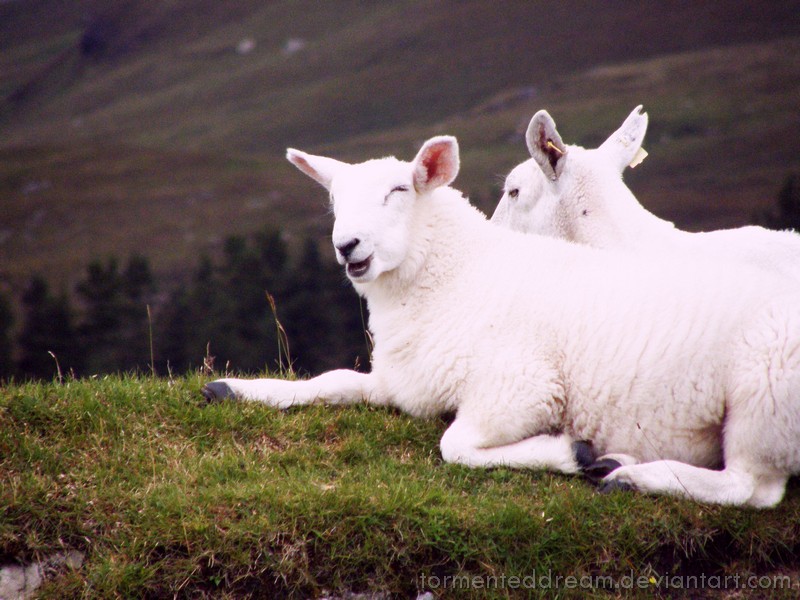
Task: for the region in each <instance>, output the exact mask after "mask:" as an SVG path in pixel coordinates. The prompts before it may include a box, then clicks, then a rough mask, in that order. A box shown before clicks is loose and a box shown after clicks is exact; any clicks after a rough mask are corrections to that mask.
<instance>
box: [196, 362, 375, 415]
mask: <svg viewBox="0 0 800 600" xmlns="http://www.w3.org/2000/svg"><path fill="white" fill-rule="evenodd" d="M202 394H203V396H205V398H206V399H207V400H209V401H215V400H221V399H224V398H236V399H240V400H249V401H254V402H263V403H264V404H268V405H269V406H274V407H275V408H289V407H290V406H299V405H304V404H314V403H317V402H320V403H328V404H355V403H359V402H370V403H379V402H380V398H379V397H378V394H375V384H374V377H373V376H372V374H371V373H359V372H357V371H350V370H347V369H338V370H336V371H328V372H327V373H323V374H322V375H319V376H317V377H313V378H312V379H307V380H300V381H285V380H283V379H218V380H216V381H212V382H211V383H207V384H206V385H205V386H204V387H203V389H202Z"/></svg>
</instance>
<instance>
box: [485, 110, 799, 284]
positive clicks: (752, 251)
mask: <svg viewBox="0 0 800 600" xmlns="http://www.w3.org/2000/svg"><path fill="white" fill-rule="evenodd" d="M646 131H647V113H643V112H642V107H641V106H638V107H636V108H635V109H634V110H633V112H631V114H630V115H629V116H628V118H627V119H626V120H625V122H624V123H623V124H622V126H621V127H620V128H619V129H618V130H617V131H615V132H614V133H613V134H612V135H611V136H610V137H609V138H608V140H606V141H605V142H604V143H603V144H602V145H601V146H600V147H598V148H595V149H586V148H581V147H580V146H573V145H567V144H564V142H563V141H562V139H561V136H560V135H559V133H558V131H557V130H556V126H555V122H554V121H553V119H552V117H551V116H550V115H549V114H548V113H547V111H544V110H541V111H539V112H537V113H536V114H535V115H534V116H533V118H532V119H531V122H530V124H529V126H528V130H527V132H526V136H525V138H526V142H527V145H528V150H529V152H530V154H531V157H532V158H530V159H529V160H527V161H525V162H523V163H522V164H520V165H518V166H517V167H515V168H514V169H513V170H512V171H511V173H509V175H508V177H507V178H506V181H505V185H504V190H503V196H502V198H501V199H500V202H499V203H498V205H497V208H496V209H495V212H494V214H493V215H492V221H493V222H495V223H497V224H499V225H502V226H505V227H508V228H510V229H513V230H515V231H522V232H525V233H540V234H542V235H549V236H553V237H558V238H563V239H566V240H570V241H573V242H578V243H581V244H587V245H589V246H593V247H596V248H613V249H618V250H625V251H635V252H647V253H651V254H652V253H660V254H668V255H673V256H675V255H679V254H680V255H683V256H685V257H687V258H689V259H692V260H694V259H695V258H696V257H697V256H700V257H705V258H709V259H719V260H725V261H733V262H738V263H742V264H749V265H752V266H755V267H758V268H762V269H768V270H770V271H772V272H775V273H777V274H779V275H781V276H784V277H789V278H792V279H794V280H795V281H798V282H800V235H797V234H796V233H794V232H791V231H770V230H768V229H764V228H763V227H756V226H748V227H740V228H736V229H724V230H719V231H710V232H701V233H691V232H688V231H682V230H680V229H677V228H676V227H675V226H674V225H673V224H672V223H670V222H669V221H665V220H663V219H660V218H658V217H657V216H656V215H654V214H652V213H651V212H649V211H648V210H647V209H645V208H644V207H643V206H642V205H641V204H640V203H639V201H638V200H637V199H636V197H635V196H634V195H633V193H632V192H631V191H630V189H629V188H628V187H627V186H626V185H625V183H624V182H623V181H622V177H621V174H622V172H623V171H624V170H625V168H626V167H627V166H628V165H629V164H631V163H632V162H633V161H635V160H636V159H637V154H639V153H640V152H641V146H642V142H643V140H644V136H645V133H646Z"/></svg>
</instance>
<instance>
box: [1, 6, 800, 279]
mask: <svg viewBox="0 0 800 600" xmlns="http://www.w3.org/2000/svg"><path fill="white" fill-rule="evenodd" d="M799 7H800V4H798V3H797V2H770V3H766V4H761V3H759V4H754V3H750V2H743V1H742V2H738V1H726V2H715V3H683V2H663V3H659V4H657V5H655V4H648V5H643V6H637V7H634V6H633V5H632V4H625V3H614V4H611V5H604V6H603V7H602V10H600V9H599V7H598V6H597V5H596V3H592V2H568V3H545V2H506V3H501V4H497V3H487V2H478V1H473V2H441V3H438V2H437V3H432V2H421V1H411V0H407V1H401V2H392V3H381V2H367V3H365V2H356V1H352V2H347V1H337V2H311V1H302V0H300V1H284V2H270V3H263V2H256V1H255V0H253V1H244V0H240V1H235V2H225V3H219V2H212V1H210V0H198V1H195V2H187V1H186V0H171V1H165V2H159V3H143V2H136V1H130V0H129V1H124V2H123V1H121V2H104V1H100V0H85V1H78V2H69V3H64V2H57V1H55V0H16V1H11V2H5V3H2V4H0V202H2V206H3V219H2V221H0V257H2V259H0V278H2V280H4V281H6V282H7V283H10V284H11V285H12V286H13V287H18V285H19V282H20V281H22V280H24V279H25V278H27V277H28V275H29V274H30V273H31V272H32V271H33V270H37V271H40V272H43V273H46V274H48V276H50V277H52V278H54V279H56V280H58V281H61V282H72V281H74V280H75V274H76V272H78V271H79V270H80V269H82V268H83V266H84V265H85V264H86V263H87V262H88V261H89V260H90V259H91V258H92V257H97V256H100V257H102V256H105V255H107V254H110V253H116V254H128V253H130V252H134V251H146V252H148V253H149V254H151V258H152V260H153V263H154V267H155V268H156V270H157V271H158V272H159V273H165V272H176V271H181V270H185V268H186V265H187V261H190V260H191V257H193V256H194V255H196V253H198V252H200V251H203V250H206V249H208V248H210V247H213V246H214V245H217V244H219V243H220V242H221V240H223V239H224V238H225V236H226V235H229V234H232V233H247V232H250V231H254V230H257V229H259V228H261V227H263V226H264V225H271V226H275V227H279V228H281V229H284V230H286V231H287V232H289V233H294V234H296V235H297V234H305V233H307V232H309V231H310V232H313V233H314V234H315V235H319V236H320V238H319V239H322V240H324V238H325V237H326V236H327V228H328V226H329V223H328V220H327V217H326V215H325V210H324V195H323V194H321V193H320V191H319V190H317V189H315V188H314V186H313V185H312V184H310V183H308V182H307V181H306V180H305V178H303V177H301V176H299V175H298V174H296V173H294V172H293V171H292V170H291V169H290V168H289V167H288V166H287V165H286V163H285V161H284V159H283V151H284V148H285V147H286V146H290V145H291V146H296V147H301V148H304V149H308V150H312V151H324V152H329V153H331V154H335V155H337V156H339V157H342V158H349V159H353V160H360V159H364V158H368V157H371V156H373V155H375V154H386V153H395V154H398V155H399V156H401V157H404V158H409V157H410V156H412V155H413V153H414V152H415V151H416V149H417V147H418V144H419V143H420V141H422V140H423V139H424V138H425V137H427V136H429V135H432V134H435V133H441V132H451V133H455V134H457V135H458V136H459V138H460V140H461V141H462V152H463V168H462V173H461V175H460V176H459V179H458V181H457V184H458V185H459V187H461V188H462V189H464V190H465V191H468V192H469V193H470V194H471V196H472V197H473V199H474V201H475V202H476V203H477V204H478V205H479V206H481V207H482V208H484V209H486V210H491V209H492V208H493V206H494V203H495V202H496V199H497V194H498V177H500V176H501V175H502V174H503V173H505V172H506V171H508V170H509V169H510V168H511V167H512V166H513V165H514V164H516V163H517V162H519V161H520V160H522V159H523V158H525V151H524V146H523V144H522V140H521V131H522V130H523V129H524V125H525V123H526V122H527V120H528V119H529V118H530V116H531V114H532V113H533V112H534V111H535V110H537V109H538V108H541V107H543V106H546V107H547V108H548V109H549V110H550V111H551V112H552V114H553V115H554V116H555V117H556V119H557V121H558V122H559V125H560V128H561V129H562V131H563V133H564V135H565V138H566V139H568V140H570V141H581V142H585V143H596V142H597V141H599V140H601V139H602V137H603V136H604V135H605V134H607V133H608V132H609V131H610V130H611V129H613V128H614V127H615V126H616V125H617V124H618V123H619V122H620V121H621V120H622V118H624V116H625V115H626V114H627V112H628V111H630V110H631V109H632V108H633V106H635V105H636V104H638V103H640V102H641V103H644V104H645V105H646V107H647V108H648V109H649V110H650V113H651V123H652V126H651V133H650V134H649V136H648V142H647V147H648V149H649V150H650V151H651V158H650V159H649V160H648V162H647V163H646V164H645V165H644V166H643V167H641V168H640V170H639V171H637V172H635V173H632V174H631V175H630V176H629V180H630V181H631V183H632V185H633V186H634V187H635V189H636V190H637V191H638V192H640V195H641V197H642V199H643V200H644V201H645V202H646V203H649V204H648V205H650V206H652V207H654V208H655V209H657V210H659V211H660V212H661V214H663V215H664V216H667V217H670V218H674V219H676V220H678V221H679V223H680V224H682V225H684V226H689V227H699V226H703V227H713V226H719V225H720V224H722V225H732V224H741V223H744V222H746V221H747V220H748V219H749V218H750V216H751V214H752V213H753V212H754V210H756V209H758V208H763V207H765V206H769V205H771V204H772V202H773V201H774V196H775V194H777V191H778V190H779V189H780V185H781V183H782V181H783V179H784V178H785V177H786V175H787V174H788V173H789V172H790V171H791V170H792V169H795V170H797V169H798V168H800V167H798V158H797V157H798V151H797V150H798V147H797V145H798V142H797V140H798V139H800V131H799V129H800V124H798V117H797V110H796V107H797V106H800V89H799V88H800V85H799V84H798V81H800V52H798V46H797V42H796V40H797V36H800V20H798V19H796V18H795V17H796V14H797V11H798V8H799ZM698 190H701V191H698ZM705 190H709V191H710V192H711V193H712V197H714V198H715V199H716V203H717V204H718V205H717V206H714V207H708V206H707V205H706V202H707V201H706V197H707V194H706V193H705Z"/></svg>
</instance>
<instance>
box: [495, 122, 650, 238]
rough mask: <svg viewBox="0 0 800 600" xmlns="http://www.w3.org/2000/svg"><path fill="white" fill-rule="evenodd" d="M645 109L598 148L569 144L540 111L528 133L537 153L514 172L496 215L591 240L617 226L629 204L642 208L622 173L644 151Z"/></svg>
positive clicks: (513, 224)
mask: <svg viewBox="0 0 800 600" xmlns="http://www.w3.org/2000/svg"><path fill="white" fill-rule="evenodd" d="M641 109H642V107H641V106H638V107H636V108H635V109H634V110H633V112H632V113H631V114H630V115H629V116H628V118H627V119H626V120H625V122H624V123H623V124H622V126H621V127H620V128H619V129H618V130H617V131H615V132H614V133H613V134H611V136H609V138H608V139H607V140H606V141H605V142H604V143H603V144H602V145H601V146H600V147H599V148H596V149H585V148H581V147H580V146H568V145H566V144H564V142H563V141H562V139H561V136H560V135H559V133H558V130H557V129H556V125H555V121H553V118H552V117H551V116H550V115H549V114H548V113H547V111H544V110H540V111H539V112H537V113H536V114H535V115H534V116H533V118H532V119H531V122H530V124H529V126H528V130H527V133H526V136H525V139H526V142H527V145H528V150H529V151H530V154H531V157H532V158H531V159H529V160H527V161H525V162H524V163H522V164H520V165H518V166H517V167H516V168H515V169H514V170H512V171H511V173H509V175H508V177H507V178H506V182H505V185H504V190H503V197H502V198H501V199H500V202H499V203H498V205H497V208H496V209H495V213H494V215H493V216H492V221H494V222H496V223H498V224H500V225H504V226H506V227H509V228H510V229H514V230H517V231H523V232H527V233H539V234H543V235H550V236H554V237H562V238H566V239H569V240H572V241H577V242H584V243H590V244H594V243H595V242H597V241H598V239H597V237H598V236H600V237H602V236H604V235H606V233H604V232H607V231H609V230H610V229H616V224H614V223H613V220H614V219H615V218H618V215H619V214H620V211H623V214H624V211H626V210H627V208H626V205H627V207H628V208H630V209H632V210H641V206H640V205H639V204H638V202H637V201H636V199H635V198H634V197H633V195H632V194H631V192H630V190H628V188H627V187H626V186H625V184H624V183H623V182H622V178H621V174H622V172H623V171H624V169H625V168H626V167H627V166H635V164H638V162H636V161H639V162H640V161H641V158H642V154H643V153H644V151H643V150H641V145H642V141H643V140H644V135H645V132H646V130H647V113H642V112H641ZM645 154H646V153H645Z"/></svg>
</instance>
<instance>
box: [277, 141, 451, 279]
mask: <svg viewBox="0 0 800 600" xmlns="http://www.w3.org/2000/svg"><path fill="white" fill-rule="evenodd" d="M287 158H288V159H289V161H290V162H292V163H293V164H294V165H295V166H297V167H298V168H299V169H300V170H301V171H303V172H304V173H306V174H307V175H309V176H310V177H312V178H313V179H315V180H316V181H318V182H319V183H321V184H322V185H323V186H325V187H326V188H327V189H328V191H329V192H330V199H331V207H332V210H333V215H334V225H333V235H332V242H333V247H334V249H335V252H336V259H337V260H338V262H339V264H341V265H343V266H344V267H345V270H346V273H347V276H348V277H349V278H350V280H351V281H352V282H353V283H357V284H364V283H369V282H371V281H373V280H375V279H376V278H378V277H379V276H380V275H381V274H382V273H386V272H388V271H392V270H393V269H396V268H397V267H399V266H400V265H401V264H402V262H403V261H404V259H405V258H406V255H407V253H408V249H409V234H410V230H411V221H412V217H413V212H414V206H415V203H416V202H418V201H425V198H422V197H424V196H425V195H427V194H428V193H430V192H431V191H432V190H433V189H435V188H437V187H440V186H442V185H447V184H449V183H450V182H451V181H452V180H453V179H455V176H456V174H457V173H458V144H457V142H456V140H455V138H452V137H446V136H440V137H435V138H432V139H430V140H428V141H427V142H426V143H425V144H424V145H423V146H422V148H421V149H420V151H419V153H418V154H417V156H416V158H415V159H414V160H413V161H412V162H410V163H408V162H403V161H399V160H397V159H396V158H393V157H390V158H382V159H378V160H370V161H367V162H364V163H360V164H355V165H351V164H347V163H344V162H340V161H337V160H334V159H331V158H325V157H321V156H313V155H310V154H306V153H304V152H300V151H298V150H292V149H290V150H289V151H288V152H287Z"/></svg>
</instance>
